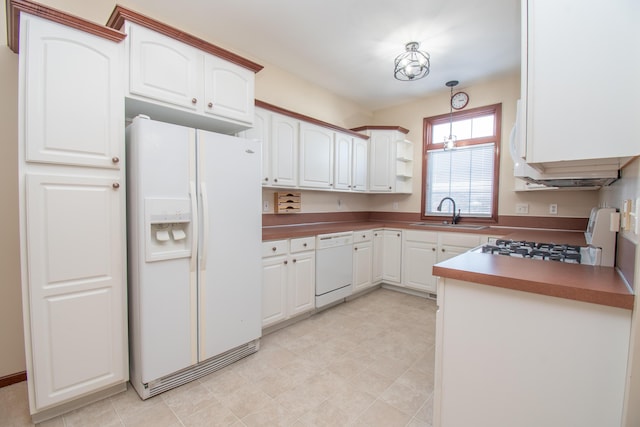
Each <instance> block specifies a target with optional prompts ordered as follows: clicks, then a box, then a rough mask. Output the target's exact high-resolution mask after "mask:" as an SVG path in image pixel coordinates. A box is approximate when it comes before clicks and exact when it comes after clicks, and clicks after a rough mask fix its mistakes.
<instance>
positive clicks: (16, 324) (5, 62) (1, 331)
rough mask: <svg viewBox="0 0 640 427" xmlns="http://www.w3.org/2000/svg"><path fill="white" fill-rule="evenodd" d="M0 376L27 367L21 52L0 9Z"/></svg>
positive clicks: (3, 12)
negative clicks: (20, 152)
mask: <svg viewBox="0 0 640 427" xmlns="http://www.w3.org/2000/svg"><path fill="white" fill-rule="evenodd" d="M0 33H2V36H0V37H2V38H1V39H0V41H1V42H2V44H1V45H0V76H2V77H1V78H0V93H1V94H2V96H1V97H0V100H1V101H0V129H2V144H0V182H1V183H2V184H1V185H0V200H2V203H0V223H1V224H2V239H0V272H2V277H1V278H0V377H3V376H5V375H10V374H14V373H16V372H21V371H24V370H25V361H24V344H23V343H24V341H23V336H22V309H21V290H20V253H19V243H18V239H19V233H18V56H17V55H16V54H14V53H13V52H11V51H10V50H9V48H8V47H7V43H6V33H7V31H6V19H5V9H4V8H2V11H1V12H0Z"/></svg>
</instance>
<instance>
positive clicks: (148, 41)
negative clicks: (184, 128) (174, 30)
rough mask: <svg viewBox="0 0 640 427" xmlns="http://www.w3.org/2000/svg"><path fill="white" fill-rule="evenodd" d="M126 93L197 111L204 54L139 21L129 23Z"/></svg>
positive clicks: (199, 107) (200, 102) (202, 100)
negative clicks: (127, 90)
mask: <svg viewBox="0 0 640 427" xmlns="http://www.w3.org/2000/svg"><path fill="white" fill-rule="evenodd" d="M127 33H128V34H129V37H128V38H129V40H130V41H129V93H130V94H131V95H138V96H142V97H146V98H150V99H153V100H156V101H160V102H164V103H168V104H172V105H173V106H175V107H181V108H185V109H187V110H192V111H198V110H199V109H200V110H201V109H202V105H203V103H204V102H205V100H204V96H203V87H204V82H203V67H204V54H203V53H202V52H200V51H198V50H197V49H196V48H193V47H191V46H188V45H185V44H184V43H180V42H179V41H177V40H174V39H172V38H170V37H167V36H165V35H162V34H158V33H157V32H155V31H152V30H149V29H147V28H145V27H141V26H139V25H134V24H129V25H128V26H127Z"/></svg>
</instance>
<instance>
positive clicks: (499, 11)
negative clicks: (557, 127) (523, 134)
mask: <svg viewBox="0 0 640 427" xmlns="http://www.w3.org/2000/svg"><path fill="white" fill-rule="evenodd" d="M112 1H113V0H112ZM520 1H521V0H402V1H392V0H182V1H176V0H124V1H121V4H123V5H124V6H125V7H130V8H132V9H134V10H137V11H139V12H141V13H145V14H148V15H149V16H150V17H152V18H155V19H158V20H161V21H164V22H167V23H168V24H170V25H172V26H175V27H178V28H183V27H184V28H188V29H189V32H191V33H192V34H194V35H196V36H198V37H201V38H204V39H206V40H208V41H211V42H212V43H213V44H218V45H220V46H221V47H225V48H226V49H228V50H231V51H234V52H236V53H241V54H242V53H246V54H248V55H252V56H254V58H253V59H254V60H256V62H260V60H263V61H265V62H268V63H272V64H275V65H277V66H279V67H282V68H285V69H287V70H289V71H290V72H291V73H293V74H295V75H299V76H301V77H303V78H304V79H307V80H309V81H311V82H313V83H315V84H317V85H320V86H322V87H325V88H327V89H329V90H330V91H332V92H335V93H337V94H340V95H342V96H344V97H346V98H349V99H352V100H353V101H355V102H358V103H360V104H362V105H363V106H365V107H366V108H368V109H370V110H377V109H380V108H383V107H387V106H391V105H395V104H400V103H403V102H406V101H409V100H411V99H415V98H421V97H424V96H427V95H429V94H431V93H433V92H436V91H442V90H448V88H446V86H445V82H447V81H449V80H459V81H460V86H459V88H464V87H465V86H469V85H471V84H473V83H474V82H476V81H479V80H482V79H485V78H487V77H490V76H494V75H499V74H501V73H505V72H508V71H511V70H514V69H517V68H518V67H519V66H520ZM409 41H417V42H419V43H420V49H421V50H425V51H427V52H428V53H429V54H430V55H431V73H430V74H429V75H428V76H427V77H425V78H423V79H421V80H418V81H410V82H407V81H398V80H395V79H394V77H393V60H394V58H395V57H396V56H397V55H399V54H400V53H402V52H404V45H405V44H406V43H407V42H409Z"/></svg>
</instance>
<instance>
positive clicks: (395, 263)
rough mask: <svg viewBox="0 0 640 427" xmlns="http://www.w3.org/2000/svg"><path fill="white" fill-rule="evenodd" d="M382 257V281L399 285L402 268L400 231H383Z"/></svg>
mask: <svg viewBox="0 0 640 427" xmlns="http://www.w3.org/2000/svg"><path fill="white" fill-rule="evenodd" d="M383 235H384V245H383V247H384V257H383V263H382V280H384V281H385V282H390V283H398V284H399V283H400V270H401V267H402V231H400V230H384V232H383Z"/></svg>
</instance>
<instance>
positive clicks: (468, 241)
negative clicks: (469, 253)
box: [440, 233, 482, 248]
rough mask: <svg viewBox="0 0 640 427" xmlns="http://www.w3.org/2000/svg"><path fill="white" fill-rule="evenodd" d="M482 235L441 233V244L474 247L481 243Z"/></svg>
mask: <svg viewBox="0 0 640 427" xmlns="http://www.w3.org/2000/svg"><path fill="white" fill-rule="evenodd" d="M481 237H482V236H480V235H478V234H465V233H440V244H441V245H451V246H462V247H466V248H474V247H476V246H478V245H479V244H480V240H481Z"/></svg>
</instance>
